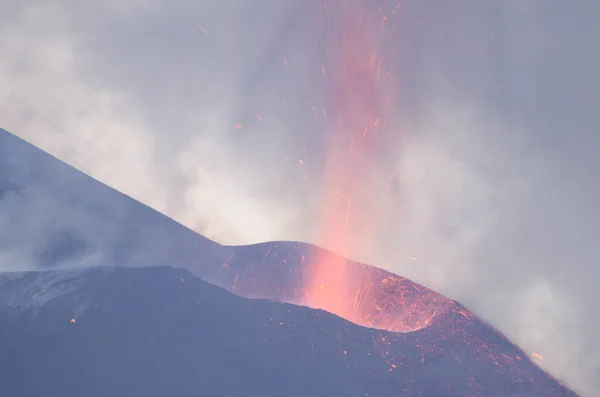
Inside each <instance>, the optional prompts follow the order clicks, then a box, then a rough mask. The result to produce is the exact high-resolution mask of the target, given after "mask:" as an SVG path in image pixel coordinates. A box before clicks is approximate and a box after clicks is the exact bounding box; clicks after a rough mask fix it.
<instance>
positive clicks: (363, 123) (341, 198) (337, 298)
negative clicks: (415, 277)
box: [304, 0, 436, 331]
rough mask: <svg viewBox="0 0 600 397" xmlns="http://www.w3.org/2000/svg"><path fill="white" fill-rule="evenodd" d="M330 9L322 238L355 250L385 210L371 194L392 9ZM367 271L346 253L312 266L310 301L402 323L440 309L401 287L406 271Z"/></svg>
mask: <svg viewBox="0 0 600 397" xmlns="http://www.w3.org/2000/svg"><path fill="white" fill-rule="evenodd" d="M395 8H397V7H395ZM323 15H324V18H323V21H324V23H326V24H328V25H327V26H326V32H327V36H328V37H327V40H328V46H327V47H328V55H329V66H328V68H327V69H328V70H329V72H328V73H329V75H330V81H331V101H332V103H331V108H330V110H329V111H328V115H329V116H330V120H332V121H331V123H332V124H331V129H330V131H329V132H328V135H329V143H328V147H327V158H326V170H325V172H326V175H325V184H326V186H325V205H324V214H323V216H324V228H323V230H322V236H321V241H320V245H322V246H325V247H327V248H330V249H332V250H334V251H335V252H337V253H339V254H341V255H343V256H348V254H349V253H350V249H351V248H352V246H353V244H356V242H357V241H356V240H355V239H356V238H357V237H356V236H358V235H360V233H364V232H368V229H369V226H371V225H369V222H370V220H371V219H373V217H374V213H375V212H376V211H377V210H378V209H377V208H374V207H375V206H376V205H375V203H374V202H373V201H372V200H370V198H369V194H372V193H376V189H375V188H374V186H370V182H369V180H370V176H371V174H372V172H374V166H375V163H376V160H378V158H377V156H378V155H379V153H380V152H382V149H383V147H384V142H383V138H384V134H385V125H386V121H387V119H388V114H387V112H388V105H389V98H387V97H386V92H385V87H384V86H385V84H386V83H387V81H386V79H385V78H384V77H383V76H384V75H385V76H389V75H390V72H389V71H388V70H386V71H385V73H383V72H384V62H383V61H382V56H381V54H380V51H379V46H380V41H381V40H380V39H379V37H378V36H379V35H381V34H382V32H381V29H382V25H383V22H385V20H386V19H387V15H384V12H383V7H382V6H379V7H378V8H377V9H376V10H373V12H369V11H368V10H364V6H363V5H362V2H360V1H353V0H347V1H344V2H339V3H335V9H333V8H332V4H330V3H326V4H324V7H323ZM388 84H389V83H388ZM363 276H364V275H362V274H360V272H358V271H356V269H354V268H351V267H350V266H349V265H348V264H347V263H346V260H345V259H343V258H342V257H339V256H332V257H328V258H327V259H323V260H320V261H319V262H317V263H316V264H314V265H312V266H307V269H306V271H305V276H304V277H305V281H304V283H305V286H304V290H305V294H306V296H305V304H306V305H308V306H310V307H314V308H321V309H324V310H327V311H329V312H332V313H334V314H337V315H339V316H341V317H344V318H346V319H348V320H350V321H353V322H355V323H358V324H361V325H366V326H372V327H377V328H384V329H389V330H395V331H412V330H416V329H420V328H422V327H424V326H426V325H427V324H428V323H429V322H430V321H431V319H432V318H433V316H435V314H436V310H433V309H430V306H428V303H431V302H426V301H427V300H425V301H423V302H418V301H415V300H414V299H412V298H415V296H416V295H415V294H412V295H411V294H409V293H408V292H407V291H404V290H403V289H402V288H401V284H402V282H401V280H404V279H402V278H400V277H398V278H397V279H387V278H386V279H384V280H371V279H370V278H366V279H365V278H363ZM382 283H383V284H382ZM385 284H387V285H385ZM388 294H389V295H388ZM409 295H411V296H409ZM411 297H412V298H411ZM434 306H435V305H434ZM392 307H393V308H394V309H393V310H390V308H392Z"/></svg>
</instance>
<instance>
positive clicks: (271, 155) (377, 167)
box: [0, 0, 600, 396]
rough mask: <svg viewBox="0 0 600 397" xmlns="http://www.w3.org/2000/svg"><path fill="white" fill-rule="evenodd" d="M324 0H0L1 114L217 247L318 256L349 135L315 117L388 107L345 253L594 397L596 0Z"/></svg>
mask: <svg viewBox="0 0 600 397" xmlns="http://www.w3.org/2000/svg"><path fill="white" fill-rule="evenodd" d="M321 3H322V2H321V1H317V0H285V1H284V0H245V1H244V0H235V1H234V0H222V1H219V2H216V1H208V0H194V1H192V0H172V1H169V2H166V1H158V0H105V1H102V2H97V1H91V0H90V1H88V0H84V1H78V2H71V1H66V0H63V1H61V0H54V1H35V0H31V1H28V2H14V1H10V0H0V53H2V54H3V56H2V57H1V59H0V123H1V125H0V126H1V127H2V128H5V129H7V130H8V131H11V132H12V133H14V134H16V135H17V136H20V137H22V138H24V139H26V140H28V141H30V142H32V143H33V144H35V145H37V146H39V147H40V148H42V149H44V150H46V151H48V152H49V153H51V154H53V155H55V156H57V157H58V158H60V159H62V160H64V161H66V162H67V163H69V164H71V165H73V166H74V167H76V168H78V169H80V170H82V171H84V172H86V173H87V174H89V175H91V176H93V177H94V178H96V179H98V180H100V181H102V182H104V183H106V184H108V185H110V186H112V187H114V188H116V189H117V190H120V191H122V192H124V193H126V194H128V195H130V196H132V197H133V198H135V199H138V200H140V201H142V202H143V203H145V204H148V205H150V206H151V207H153V208H155V209H157V210H159V211H161V212H163V213H165V214H166V215H168V216H170V217H172V218H174V219H175V220H177V221H179V222H181V223H183V224H184V225H186V226H188V227H190V228H192V229H194V230H196V231H198V232H199V233H201V234H203V235H205V236H207V237H209V238H212V239H214V240H216V241H218V242H220V243H223V244H247V243H253V242H260V241H268V240H301V241H307V242H311V243H316V244H319V245H325V246H326V247H327V248H333V249H336V248H338V247H336V246H334V245H335V244H334V241H333V240H332V239H327V238H323V230H324V229H326V228H327V225H325V223H326V221H327V219H328V217H327V216H326V215H324V211H325V212H326V209H324V202H326V201H327V195H328V194H329V195H331V192H330V190H331V189H330V184H331V180H330V179H328V176H330V172H329V174H328V170H330V167H329V165H328V164H329V162H328V161H329V160H330V159H331V157H332V156H333V155H334V154H333V152H334V151H335V150H333V149H332V148H334V147H335V145H334V143H335V140H333V141H332V136H335V133H336V131H337V132H339V130H345V129H346V127H348V126H347V125H344V124H343V123H342V124H341V125H340V124H339V123H338V124H336V122H335V117H330V118H327V117H326V116H325V114H326V112H327V110H329V111H330V114H334V115H335V110H336V107H337V108H338V109H339V108H344V106H346V107H347V110H348V109H354V110H356V107H359V108H360V109H362V113H361V112H358V113H357V112H354V113H353V115H352V117H353V118H354V119H356V120H358V122H362V121H364V120H366V119H367V118H368V117H370V116H375V115H376V114H378V113H381V112H385V114H386V115H387V116H388V117H387V118H386V119H385V120H386V125H385V130H386V134H385V138H381V137H375V138H372V139H371V140H369V141H364V142H363V143H364V145H363V146H360V147H359V148H358V149H357V150H358V152H359V153H360V162H359V163H358V164H355V165H354V167H353V168H356V170H353V171H351V172H352V174H351V175H352V177H356V178H355V179H356V181H357V182H356V184H357V186H358V187H357V189H359V188H360V187H363V186H366V187H368V189H369V192H370V193H369V194H368V195H365V196H361V197H362V198H361V199H360V200H359V203H358V206H359V207H360V208H359V209H360V211H361V213H362V214H366V215H364V216H363V217H358V218H357V219H356V222H355V224H354V226H353V227H352V230H351V232H348V233H349V234H350V235H349V236H347V237H348V240H349V241H351V243H350V244H346V246H345V251H347V252H344V254H346V255H348V256H350V257H351V258H353V259H357V260H360V261H363V262H365V263H369V264H373V265H376V266H380V267H383V268H386V269H388V270H390V271H393V272H395V273H397V274H400V275H402V276H405V277H408V278H411V279H412V280H414V281H417V282H419V283H422V284H423V285H425V286H428V287H431V288H433V289H435V290H437V291H439V292H442V293H444V294H445V295H447V296H448V297H450V298H453V299H457V300H459V301H460V302H461V303H463V304H465V305H466V306H467V307H468V308H469V309H471V310H472V311H473V312H475V313H476V314H478V315H479V316H481V317H482V318H484V319H486V320H488V321H490V322H491V323H492V324H493V325H494V326H495V327H497V328H498V329H500V330H501V331H502V332H504V333H505V334H506V335H507V336H508V337H509V338H511V339H512V340H514V341H515V342H517V343H518V344H519V345H520V346H522V347H523V348H525V349H526V350H527V351H528V352H530V353H533V352H535V353H537V354H539V355H541V356H542V357H543V361H540V362H539V364H540V365H541V366H543V367H544V368H545V369H547V370H549V371H550V372H551V373H552V374H554V375H556V376H558V377H559V378H561V379H564V380H566V381H567V384H568V385H570V386H572V387H573V388H574V389H575V390H576V391H579V392H581V393H583V394H584V395H587V396H592V395H594V394H593V393H594V392H595V391H596V390H600V376H598V374H600V340H598V338H597V337H596V335H598V334H599V333H600V319H599V318H598V316H597V315H596V313H597V309H598V302H600V299H599V298H598V297H597V292H596V289H597V287H596V285H597V283H598V282H599V281H600V267H598V266H597V265H596V263H597V260H598V256H599V255H598V253H597V251H596V249H595V243H596V242H597V241H598V239H599V237H600V232H599V231H598V227H597V225H598V224H600V211H599V210H598V206H597V203H598V202H600V180H599V179H598V178H596V176H595V170H597V169H600V159H599V158H598V156H597V154H596V148H598V147H599V145H600V135H599V134H598V131H600V113H599V112H597V111H596V109H595V105H597V104H598V103H599V100H600V98H599V97H598V96H599V94H598V93H599V92H600V77H599V76H598V74H597V73H595V71H596V67H595V65H597V64H598V62H599V61H600V45H599V43H598V39H597V38H598V37H600V31H599V30H600V27H597V26H596V21H597V20H598V17H599V16H600V3H597V2H594V1H591V0H589V1H587V0H582V1H579V2H560V1H555V0H548V1H542V0H523V1H516V0H515V1H512V0H508V1H502V2H501V1H495V2H472V1H459V0H452V1H442V0H420V1H417V0H407V1H404V2H401V6H400V7H399V8H397V9H396V10H395V13H394V15H393V16H391V17H390V18H391V19H390V21H392V20H393V26H394V28H393V29H391V28H390V27H389V26H392V25H391V23H392V22H390V25H389V26H388V25H386V26H387V27H386V29H387V30H385V31H384V32H383V33H382V32H377V33H373V34H372V35H366V36H365V35H360V34H358V35H357V34H354V35H352V32H351V31H349V30H344V29H343V28H342V27H341V26H342V25H343V24H342V22H340V21H342V20H343V17H336V16H335V15H347V14H344V12H347V8H344V7H342V6H341V4H342V3H341V2H336V1H335V0H330V1H328V2H327V4H328V7H329V9H330V14H333V15H334V17H331V18H329V19H327V18H325V19H323V18H321V17H322V14H321V13H320V12H321V11H322V9H323V5H322V4H321ZM379 3H382V4H383V3H385V4H384V5H385V6H386V7H388V8H389V4H390V2H388V1H387V0H386V1H366V0H365V1H361V0H351V1H350V0H349V1H348V2H347V3H345V4H351V7H354V8H353V10H354V11H357V10H358V11H360V12H359V14H361V15H362V14H363V13H364V15H379V14H377V13H376V11H377V10H375V9H374V8H375V6H374V5H377V4H379ZM344 10H346V11H344ZM336 18H337V19H336ZM366 19H368V18H366ZM365 25H368V22H365ZM392 30H393V32H392ZM355 33H356V32H355ZM361 46H362V47H361ZM348 48H350V49H352V48H359V49H360V48H362V49H368V48H376V49H377V51H378V54H379V55H381V57H382V59H384V61H383V65H384V66H383V69H384V71H385V72H387V75H386V76H387V77H386V78H384V79H382V80H380V81H378V83H377V87H376V88H377V90H375V91H376V92H370V91H368V92H367V90H368V88H369V87H368V84H367V83H365V85H363V86H361V87H362V88H358V89H355V90H354V91H344V90H341V89H339V86H340V84H342V83H343V81H341V80H340V78H339V76H340V75H342V76H346V77H348V76H349V75H344V74H343V73H337V74H336V73H335V72H341V71H343V70H346V69H343V67H342V66H340V65H343V64H344V63H343V59H342V58H343V57H344V54H345V53H344V51H351V50H348ZM357 51H358V50H357ZM346 55H347V54H346ZM344 59H346V58H344ZM346 61H348V59H346ZM351 62H352V59H350V63H351ZM384 74H385V73H384ZM350 77H352V76H350ZM363 77H364V76H363ZM336 79H337V80H336ZM336 84H337V85H336ZM336 87H338V88H337V89H336ZM348 98H350V99H348ZM382 98H390V101H389V104H388V105H386V106H385V109H384V107H383V106H382V105H381V99H382ZM375 102H377V103H378V104H379V105H377V106H375V105H373V106H372V107H370V106H371V105H370V104H371V103H375ZM351 127H352V128H354V126H351ZM332 142H333V143H332ZM357 158H358V157H357ZM344 170H345V168H343V169H342V170H341V171H340V170H337V172H342V173H343V172H345V171H344ZM348 172H350V171H348ZM353 180H354V179H353ZM328 189H329V190H328ZM328 192H329V193H328ZM359 209H357V210H356V211H358V210H359Z"/></svg>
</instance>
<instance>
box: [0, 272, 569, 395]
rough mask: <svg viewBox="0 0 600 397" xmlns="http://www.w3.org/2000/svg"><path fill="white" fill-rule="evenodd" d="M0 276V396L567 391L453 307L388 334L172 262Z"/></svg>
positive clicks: (564, 393) (532, 392)
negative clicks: (206, 278)
mask: <svg viewBox="0 0 600 397" xmlns="http://www.w3.org/2000/svg"><path fill="white" fill-rule="evenodd" d="M0 278H1V281H0V369H1V370H0V395H2V396H11V397H21V396H27V397H35V396H45V397H59V396H60V397H69V396H73V397H75V396H76V397H79V396H89V397H92V396H114V397H118V396H132V395H139V396H148V397H151V396H157V397H158V396H160V397H162V396H174V397H177V396H194V395H195V396H201V395H205V396H248V397H253V396H257V397H258V396H261V397H262V396H290V397H293V396H298V397H305V396H315V397H317V396H323V397H337V396H339V397H348V396H378V397H385V396H398V395H405V396H428V397H438V396H439V397H442V396H444V397H445V396H454V395H456V396H487V397H494V396H498V397H509V396H539V397H551V396H574V394H572V393H570V392H569V391H567V390H566V389H564V388H563V387H562V386H560V385H559V384H558V383H557V382H555V381H554V380H553V379H551V378H550V377H548V376H547V375H546V374H544V373H543V372H542V371H541V370H540V369H539V368H538V367H537V366H535V365H534V364H533V363H531V362H530V361H529V360H528V359H527V357H526V356H525V355H524V354H523V352H522V351H520V350H519V349H518V348H516V347H515V346H514V345H512V344H511V343H510V342H508V341H507V340H506V339H504V338H503V337H502V336H501V335H499V334H498V333H496V332H495V331H493V330H491V329H490V328H488V327H486V326H483V325H482V324H481V323H479V322H476V321H472V320H469V319H467V318H465V317H464V316H463V315H461V314H460V313H455V312H453V311H450V312H448V313H446V314H445V315H444V316H440V317H438V318H437V320H436V321H435V322H434V323H433V324H431V326H430V327H428V328H427V329H424V330H421V331H417V332H413V333H409V334H399V333H391V332H386V331H379V330H374V329H368V328H363V327H359V326H356V325H354V324H351V323H348V322H347V321H345V320H343V319H340V318H338V317H335V316H333V315H331V314H329V313H326V312H322V311H318V310H313V309H308V308H305V307H299V306H293V305H289V304H282V303H277V302H272V301H267V300H247V299H244V298H240V297H238V296H235V295H233V294H231V293H229V292H227V291H224V290H222V289H220V288H218V287H215V286H212V285H210V284H207V283H205V282H203V281H201V280H200V279H198V278H196V277H194V276H193V275H192V274H190V273H189V272H187V271H186V270H183V269H174V268H169V267H153V268H135V269H134V268H92V269H88V270H79V271H65V270H59V271H51V272H46V273H43V272H42V273H41V272H28V273H20V274H9V275H3V276H1V277H0ZM28 302H29V304H27V303H28ZM477 341H483V342H484V343H485V344H486V346H487V348H488V349H487V350H481V349H479V343H476V342H477Z"/></svg>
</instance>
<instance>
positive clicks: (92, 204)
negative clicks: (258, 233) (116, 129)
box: [0, 130, 575, 397]
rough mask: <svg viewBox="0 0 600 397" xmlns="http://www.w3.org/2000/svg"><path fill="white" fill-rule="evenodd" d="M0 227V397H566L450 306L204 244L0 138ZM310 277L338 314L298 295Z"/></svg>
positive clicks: (270, 246) (272, 250) (297, 248)
mask: <svg viewBox="0 0 600 397" xmlns="http://www.w3.org/2000/svg"><path fill="white" fill-rule="evenodd" d="M0 230H2V233H0V269H3V270H6V271H8V270H12V271H13V272H11V273H5V275H4V276H3V277H2V279H1V280H0V316H2V320H1V322H0V357H1V358H0V363H1V364H2V368H3V370H2V371H0V385H3V386H0V387H3V388H4V390H3V391H2V390H0V391H2V395H9V396H21V395H27V396H35V395H41V394H44V395H51V396H53V395H57V396H58V395H60V396H69V395H73V396H75V395H78V396H79V395H115V396H119V395H131V394H144V395H149V396H152V395H173V396H187V395H197V394H203V393H204V394H207V395H223V396H233V395H247V396H254V395H256V396H258V395H261V396H264V395H289V396H295V395H298V396H300V395H302V396H307V395H310V396H321V395H323V396H365V395H368V396H392V395H394V396H396V395H399V394H401V395H407V396H432V397H435V396H448V395H460V396H471V395H472V396H479V395H480V396H575V394H573V393H572V392H571V391H570V390H568V389H567V388H565V387H564V386H563V385H562V384H561V383H559V382H557V381H556V380H554V379H553V378H552V377H550V376H549V375H548V374H546V373H544V372H543V371H542V370H541V369H539V368H538V367H537V366H536V365H535V364H534V363H533V362H532V361H531V360H529V358H528V357H527V355H526V354H525V353H524V352H523V351H522V350H521V349H519V348H518V347H517V346H515V345H513V344H512V343H511V342H510V341H508V340H507V339H506V338H505V337H504V336H503V335H501V334H500V333H498V332H497V331H496V330H494V329H493V328H491V327H490V326H489V325H487V324H486V323H485V322H483V321H482V320H480V319H479V318H477V317H476V316H475V315H473V314H472V313H470V312H469V311H468V310H467V309H466V308H464V307H463V306H462V305H460V304H459V303H458V302H455V301H452V300H449V299H447V298H445V297H443V296H442V295H440V294H438V293H436V292H434V291H432V290H430V289H427V288H425V287H423V286H420V285H418V284H416V283H413V282H411V281H410V280H407V279H405V278H402V277H400V276H397V275H395V274H392V273H389V272H387V271H385V270H382V269H378V268H375V267H371V266H367V265H364V264H360V263H356V262H353V261H349V260H346V259H344V258H341V257H339V256H337V255H335V254H334V253H331V252H328V251H326V250H323V249H320V248H318V247H315V246H312V245H309V244H304V243H299V242H269V243H262V244H255V245H250V246H223V245H220V244H217V243H215V242H213V241H211V240H209V239H207V238H204V237H202V236H200V235H198V234H197V233H195V232H193V231H192V230H190V229H188V228H186V227H184V226H182V225H180V224H178V223H176V222H175V221H173V220H171V219H169V218H168V217H166V216H164V215H162V214H160V213H158V212H156V211H154V210H152V209H150V208H149V207H147V206H145V205H143V204H141V203H139V202H137V201H135V200H133V199H131V198H129V197H127V196H125V195H123V194H121V193H119V192H117V191H115V190H113V189H111V188H109V187H108V186H105V185H103V184H101V183H100V182H98V181H96V180H94V179H92V178H90V177H88V176H86V175H85V174H83V173H81V172H79V171H77V170H75V169H74V168H72V167H70V166H68V165H67V164H65V163H63V162H61V161H59V160H58V159H56V158H54V157H52V156H50V155H48V154H46V153H44V152H43V151H41V150H39V149H37V148H35V147H34V146H32V145H30V144H29V143H27V142H25V141H23V140H21V139H19V138H17V137H16V136H14V135H11V134H10V133H8V132H6V131H4V130H0ZM318 263H331V264H333V265H335V266H343V268H344V272H347V273H350V274H352V275H353V277H350V278H349V280H352V283H351V284H349V285H345V286H344V289H343V291H342V292H340V293H339V294H338V299H339V300H340V301H341V302H343V303H344V304H345V306H346V307H352V308H353V309H354V310H353V311H351V312H348V313H339V311H336V310H335V309H336V307H334V306H335V305H337V303H338V302H331V305H332V306H328V305H329V303H328V301H327V300H322V299H318V297H315V295H314V294H315V293H318V290H317V291H316V292H315V291H314V289H307V288H305V283H304V282H303V280H306V278H307V276H308V277H312V273H313V272H314V271H315V266H316V264H318ZM166 266H170V267H166ZM23 269H29V270H35V271H33V272H29V273H21V272H18V273H15V272H14V271H16V270H23ZM74 269H76V270H74ZM77 269H78V270H77ZM202 280H204V281H202ZM206 282H208V283H211V284H213V285H210V284H207V283H206ZM335 284H336V280H328V279H324V280H323V283H322V288H323V289H324V290H325V289H327V288H330V287H331V286H332V285H333V286H334V288H335ZM219 287H220V288H219ZM232 293H233V294H232ZM235 295H237V296H235ZM265 299H266V300H265ZM303 306H312V308H308V307H303ZM316 309H322V310H316ZM328 312H332V313H335V314H338V315H340V316H342V317H345V319H343V318H339V317H338V316H335V315H334V314H330V313H328ZM346 320H349V321H350V322H349V321H346ZM353 323H357V324H360V325H364V326H366V327H361V326H358V325H356V324H353ZM24 374H27V377H28V378H27V379H36V382H33V381H27V380H26V379H25V378H24ZM32 377H33V378H32ZM38 380H39V381H38Z"/></svg>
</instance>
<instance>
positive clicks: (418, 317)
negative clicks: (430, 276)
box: [301, 257, 452, 332]
mask: <svg viewBox="0 0 600 397" xmlns="http://www.w3.org/2000/svg"><path fill="white" fill-rule="evenodd" d="M304 272H305V275H306V276H305V277H307V278H306V279H308V280H311V281H313V282H316V281H318V282H320V284H318V285H316V286H314V285H313V284H309V286H310V287H309V289H307V290H306V292H305V294H306V297H305V301H304V302H301V303H303V304H305V305H306V306H309V307H313V308H319V309H323V310H326V311H328V312H331V313H334V314H337V315H338V316H340V317H342V318H345V319H347V320H349V321H352V322H353V323H356V324H359V325H363V326H367V327H372V328H378V329H384V330H388V331H394V332H412V331H417V330H419V329H422V328H425V327H426V326H427V325H429V324H430V323H431V322H432V321H433V319H434V318H435V317H436V315H438V314H440V313H442V312H443V311H445V310H447V309H448V308H449V307H450V306H451V305H452V301H450V300H448V299H446V298H445V297H443V296H441V295H439V294H437V293H435V292H433V291H431V290H429V289H427V288H424V287H422V286H420V285H418V284H416V283H413V282H411V281H410V280H407V279H405V278H403V277H400V276H397V275H395V274H392V273H388V272H385V271H383V270H380V269H376V268H372V267H367V266H364V265H360V264H356V263H353V262H347V261H346V260H345V259H343V258H341V257H340V258H339V259H329V260H325V261H320V262H317V263H315V264H313V265H307V266H305V267H304ZM311 272H315V273H316V274H311Z"/></svg>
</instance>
